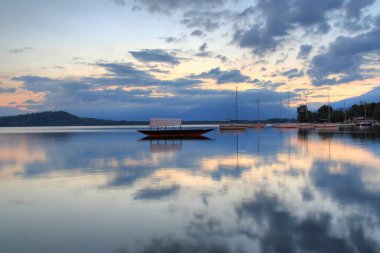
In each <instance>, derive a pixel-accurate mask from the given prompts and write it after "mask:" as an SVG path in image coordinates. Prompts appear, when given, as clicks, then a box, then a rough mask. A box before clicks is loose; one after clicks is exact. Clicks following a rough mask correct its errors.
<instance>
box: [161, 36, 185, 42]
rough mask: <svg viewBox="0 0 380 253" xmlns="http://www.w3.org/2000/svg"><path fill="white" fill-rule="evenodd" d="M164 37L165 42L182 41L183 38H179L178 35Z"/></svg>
mask: <svg viewBox="0 0 380 253" xmlns="http://www.w3.org/2000/svg"><path fill="white" fill-rule="evenodd" d="M162 39H164V40H165V42H167V43H178V42H181V41H182V39H181V38H177V37H163V38H162Z"/></svg>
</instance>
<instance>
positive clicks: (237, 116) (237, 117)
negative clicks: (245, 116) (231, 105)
mask: <svg viewBox="0 0 380 253" xmlns="http://www.w3.org/2000/svg"><path fill="white" fill-rule="evenodd" d="M235 109H236V121H238V120H239V111H238V102H237V85H236V94H235Z"/></svg>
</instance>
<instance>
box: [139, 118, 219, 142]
mask: <svg viewBox="0 0 380 253" xmlns="http://www.w3.org/2000/svg"><path fill="white" fill-rule="evenodd" d="M212 130H214V129H213V128H182V123H181V119H158V118H153V119H151V120H150V124H149V129H142V130H137V131H138V132H140V133H142V134H145V135H147V136H148V137H150V138H182V137H185V138H192V137H194V138H196V137H200V136H202V134H205V133H208V132H210V131H212Z"/></svg>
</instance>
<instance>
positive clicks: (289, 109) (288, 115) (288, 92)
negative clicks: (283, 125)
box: [288, 92, 290, 123]
mask: <svg viewBox="0 0 380 253" xmlns="http://www.w3.org/2000/svg"><path fill="white" fill-rule="evenodd" d="M288 118H289V123H290V106H289V92H288Z"/></svg>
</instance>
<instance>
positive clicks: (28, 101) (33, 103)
mask: <svg viewBox="0 0 380 253" xmlns="http://www.w3.org/2000/svg"><path fill="white" fill-rule="evenodd" d="M24 104H29V105H37V104H39V102H38V101H35V100H33V99H28V100H26V101H24Z"/></svg>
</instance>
